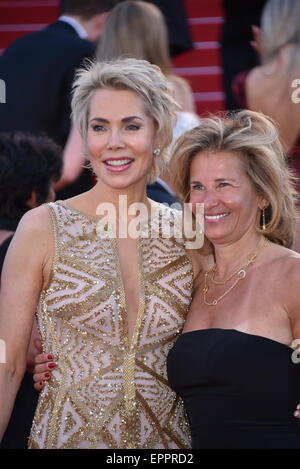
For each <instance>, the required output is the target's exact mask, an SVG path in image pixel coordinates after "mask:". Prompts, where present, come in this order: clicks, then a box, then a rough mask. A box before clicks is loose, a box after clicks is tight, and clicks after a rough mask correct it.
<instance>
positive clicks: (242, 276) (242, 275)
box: [237, 269, 247, 279]
mask: <svg viewBox="0 0 300 469" xmlns="http://www.w3.org/2000/svg"><path fill="white" fill-rule="evenodd" d="M246 275H247V272H246V271H245V270H244V269H241V270H240V271H239V272H238V273H237V276H238V278H239V279H243V278H245V277H246Z"/></svg>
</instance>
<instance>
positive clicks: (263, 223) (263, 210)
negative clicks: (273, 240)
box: [262, 208, 266, 231]
mask: <svg viewBox="0 0 300 469" xmlns="http://www.w3.org/2000/svg"><path fill="white" fill-rule="evenodd" d="M262 229H263V231H265V229H266V215H265V209H264V208H263V209H262Z"/></svg>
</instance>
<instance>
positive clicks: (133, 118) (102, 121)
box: [90, 116, 144, 124]
mask: <svg viewBox="0 0 300 469" xmlns="http://www.w3.org/2000/svg"><path fill="white" fill-rule="evenodd" d="M135 119H139V120H141V121H143V120H144V119H143V118H142V117H139V116H128V117H124V118H123V119H122V120H121V122H124V124H126V122H130V121H132V120H135ZM92 121H97V122H100V123H101V124H109V120H107V119H103V117H93V118H92V119H90V122H92Z"/></svg>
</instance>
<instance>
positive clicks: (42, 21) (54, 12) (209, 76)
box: [0, 0, 224, 115]
mask: <svg viewBox="0 0 300 469" xmlns="http://www.w3.org/2000/svg"><path fill="white" fill-rule="evenodd" d="M185 6H186V12H187V17H188V22H189V26H190V30H191V35H192V39H193V43H194V50H192V51H189V52H186V53H184V54H181V55H180V56H178V57H177V58H176V59H175V60H174V69H175V71H176V73H178V74H179V75H181V76H183V77H185V78H186V79H187V80H188V81H189V83H190V84H191V86H192V89H193V91H194V93H195V99H196V104H197V111H198V113H199V114H200V115H202V114H205V113H207V112H215V111H219V110H222V109H224V98H223V89H222V69H221V65H220V58H219V44H218V40H219V35H220V28H221V25H222V22H223V13H222V7H221V0H185ZM58 14H59V0H0V54H1V52H3V50H4V49H5V48H6V47H7V46H8V45H9V44H10V43H11V42H13V41H14V40H15V39H16V38H18V37H20V36H22V35H24V34H27V33H29V32H32V31H36V30H38V29H41V28H42V27H44V26H45V25H46V24H48V23H51V22H52V21H54V20H55V19H56V18H57V17H58ZM0 78H1V77H0Z"/></svg>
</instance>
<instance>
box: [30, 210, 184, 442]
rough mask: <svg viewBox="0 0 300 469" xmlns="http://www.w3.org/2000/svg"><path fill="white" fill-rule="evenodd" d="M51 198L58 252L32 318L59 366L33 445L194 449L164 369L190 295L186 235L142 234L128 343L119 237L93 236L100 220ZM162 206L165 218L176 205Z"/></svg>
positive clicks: (35, 425) (41, 401) (37, 416)
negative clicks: (134, 313) (133, 320)
mask: <svg viewBox="0 0 300 469" xmlns="http://www.w3.org/2000/svg"><path fill="white" fill-rule="evenodd" d="M48 206H49V210H50V214H51V217H52V220H53V227H54V238H55V259H54V262H53V269H52V270H53V272H52V279H51V283H50V286H49V288H48V289H47V290H44V291H43V292H42V294H41V297H40V301H39V306H38V311H37V318H38V324H39V328H40V332H41V336H42V340H43V347H44V350H45V351H51V353H54V355H55V357H56V363H57V364H58V367H57V368H56V369H55V370H54V371H53V377H52V379H51V381H49V383H47V385H46V386H45V388H44V390H43V391H42V392H41V395H40V399H39V403H38V407H37V411H36V414H35V418H34V422H33V426H32V430H31V436H30V440H29V447H30V448H50V449H51V448H60V449H63V448H151V449H152V448H153V449H154V448H188V447H190V435H189V429H188V424H187V421H186V415H185V412H184V409H183V405H182V401H181V400H180V399H179V398H178V397H177V396H176V395H175V394H174V392H173V391H172V390H171V388H170V387H169V385H168V382H167V370H166V357H167V354H168V352H169V350H170V348H171V347H172V345H173V343H174V341H175V339H176V338H177V336H178V334H179V333H180V332H181V329H182V327H183V322H184V319H185V316H186V314H187V311H188V308H189V305H190V301H191V292H192V281H193V274H192V264H191V261H190V258H189V256H188V254H187V252H186V250H185V247H184V242H183V240H178V239H175V238H170V239H164V238H163V237H162V236H157V237H148V238H142V237H141V238H140V239H139V252H140V306H139V311H138V314H137V320H136V325H135V330H134V333H133V338H132V341H131V343H130V344H128V340H127V318H126V308H125V294H124V287H123V284H122V278H121V273H120V272H121V271H120V265H119V259H118V254H117V250H116V241H115V240H112V239H105V238H104V239H100V238H99V236H97V231H96V230H97V220H96V218H94V217H89V216H87V215H85V214H83V213H81V212H79V211H77V210H75V209H73V208H71V207H69V206H68V205H67V204H66V203H64V202H61V201H59V202H55V203H50V204H48ZM161 207H163V210H164V212H163V213H164V215H163V216H164V220H166V218H165V217H169V218H170V217H173V218H174V213H175V212H176V211H174V210H172V209H169V208H167V207H164V206H161ZM175 217H176V213H175ZM158 231H159V227H158Z"/></svg>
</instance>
